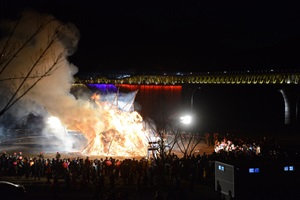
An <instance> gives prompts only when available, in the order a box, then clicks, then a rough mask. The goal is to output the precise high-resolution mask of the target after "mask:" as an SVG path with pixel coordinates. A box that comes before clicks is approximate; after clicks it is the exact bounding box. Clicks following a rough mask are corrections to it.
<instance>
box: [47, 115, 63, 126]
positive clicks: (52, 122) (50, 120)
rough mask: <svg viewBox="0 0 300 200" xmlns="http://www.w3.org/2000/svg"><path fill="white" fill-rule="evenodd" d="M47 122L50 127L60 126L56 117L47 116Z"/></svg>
mask: <svg viewBox="0 0 300 200" xmlns="http://www.w3.org/2000/svg"><path fill="white" fill-rule="evenodd" d="M47 122H48V124H49V125H50V126H51V127H61V126H62V125H61V123H60V120H59V119H58V118H57V117H49V118H48V121H47Z"/></svg>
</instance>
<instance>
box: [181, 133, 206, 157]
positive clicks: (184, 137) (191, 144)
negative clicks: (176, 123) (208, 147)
mask: <svg viewBox="0 0 300 200" xmlns="http://www.w3.org/2000/svg"><path fill="white" fill-rule="evenodd" d="M179 138H180V139H178V140H177V143H176V145H177V147H178V148H179V150H180V152H181V153H182V154H183V155H185V156H191V155H192V154H193V152H194V150H195V148H196V147H197V145H198V144H200V142H202V141H203V140H204V137H203V136H201V135H199V134H195V133H185V132H180V133H179Z"/></svg>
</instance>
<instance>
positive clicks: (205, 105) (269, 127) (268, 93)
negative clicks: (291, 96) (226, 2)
mask: <svg viewBox="0 0 300 200" xmlns="http://www.w3.org/2000/svg"><path fill="white" fill-rule="evenodd" d="M199 86H200V87H201V89H199V90H197V91H195V93H194V95H193V109H192V111H193V113H194V114H195V124H194V125H193V128H192V129H193V131H196V132H200V133H204V132H221V133H239V134H250V135H260V134H270V135H272V134H275V135H276V134H282V133H295V132H297V131H298V130H299V120H298V121H297V122H296V123H295V124H293V125H287V124H285V113H284V112H285V104H284V98H283V96H282V94H281V93H280V91H279V89H281V87H280V86H277V85H197V86H195V85H194V86H184V87H183V90H182V96H181V97H178V95H177V96H176V95H174V96H173V97H171V98H169V97H168V98H165V97H163V96H157V97H156V98H154V97H152V100H151V101H152V103H151V102H150V103H147V104H146V105H145V104H143V102H142V99H143V98H141V97H139V98H138V103H139V104H141V105H142V109H141V113H142V114H145V115H146V116H147V117H150V118H151V117H153V118H154V119H157V118H159V119H158V121H168V120H169V118H168V117H169V116H168V115H172V114H174V113H177V115H180V114H178V113H180V112H183V111H184V110H191V97H192V92H193V91H194V89H195V88H196V87H199ZM294 92H295V93H299V94H300V91H299V90H297V89H295V91H294ZM154 96H155V94H154ZM178 98H181V99H178ZM157 102H160V104H162V105H164V106H160V107H159V108H157V106H155V105H156V104H157ZM170 105H171V106H170ZM298 106H299V102H298ZM150 111H151V112H150ZM147 114H148V115H147Z"/></svg>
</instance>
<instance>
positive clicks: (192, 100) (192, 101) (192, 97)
mask: <svg viewBox="0 0 300 200" xmlns="http://www.w3.org/2000/svg"><path fill="white" fill-rule="evenodd" d="M198 89H199V90H200V89H201V87H197V88H195V89H194V90H193V93H192V96H191V111H192V112H193V103H194V94H195V92H196V90H198Z"/></svg>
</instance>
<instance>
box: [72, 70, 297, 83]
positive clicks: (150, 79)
mask: <svg viewBox="0 0 300 200" xmlns="http://www.w3.org/2000/svg"><path fill="white" fill-rule="evenodd" d="M75 82H76V83H83V84H88V83H106V84H108V83H111V84H143V85H144V84H149V85H182V84H300V72H299V73H272V74H270V73H266V74H213V75H211V74H200V75H195V74H185V75H180V74H179V75H126V74H124V75H123V76H121V75H120V76H118V78H107V76H104V75H98V76H85V77H83V76H81V77H80V76H78V77H75Z"/></svg>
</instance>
